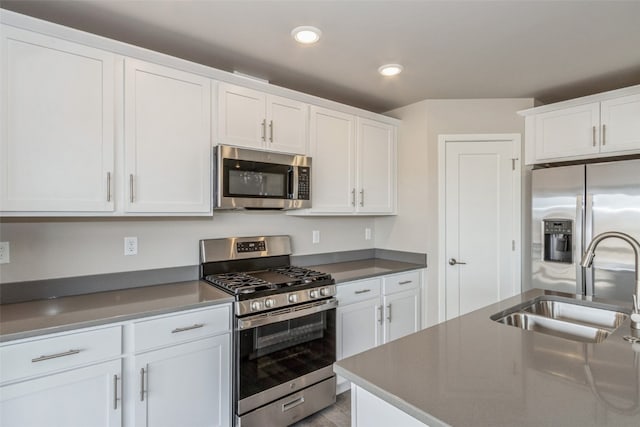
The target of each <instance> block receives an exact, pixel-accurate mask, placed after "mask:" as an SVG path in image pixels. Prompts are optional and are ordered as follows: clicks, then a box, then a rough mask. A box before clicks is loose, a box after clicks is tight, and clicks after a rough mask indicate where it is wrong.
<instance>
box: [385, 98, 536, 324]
mask: <svg viewBox="0 0 640 427" xmlns="http://www.w3.org/2000/svg"><path fill="white" fill-rule="evenodd" d="M532 106H534V100H533V99H532V98H526V99H474V100H425V101H421V102H418V103H415V104H412V105H409V106H406V107H402V108H399V109H396V110H393V111H391V112H388V113H387V114H388V115H391V116H393V117H396V118H399V119H401V120H402V124H401V125H400V129H399V133H398V135H399V137H398V171H399V172H398V187H399V188H398V216H396V217H386V218H378V219H376V221H375V231H376V237H375V244H376V247H378V248H382V249H393V250H405V251H411V252H423V253H424V252H426V253H427V256H428V260H427V262H428V269H427V285H428V286H427V294H426V303H427V313H426V315H427V322H426V323H427V324H428V325H431V324H434V323H437V320H438V291H437V287H438V266H439V263H440V259H439V257H438V135H440V134H465V133H494V134H495V133H520V134H522V135H523V138H522V140H523V141H524V118H523V117H520V116H518V115H517V114H516V112H517V111H518V110H523V109H526V108H530V107H532ZM521 157H522V156H521ZM524 190H525V191H523V193H522V197H523V200H526V199H528V197H529V193H528V192H527V191H526V188H525V189H524ZM527 212H528V210H526V209H525V208H524V207H523V215H525V216H526V214H527ZM525 228H526V224H525V223H524V222H523V230H524V229H525ZM527 230H528V228H527ZM525 236H526V234H525ZM523 244H524V245H526V244H527V243H526V241H524V240H523Z"/></svg>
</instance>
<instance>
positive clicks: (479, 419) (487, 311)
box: [334, 289, 640, 427]
mask: <svg viewBox="0 0 640 427" xmlns="http://www.w3.org/2000/svg"><path fill="white" fill-rule="evenodd" d="M545 293H549V292H546V291H541V290H539V289H534V290H532V291H528V292H526V293H524V294H521V295H519V296H516V297H513V298H509V299H507V300H505V301H502V302H499V303H497V304H493V305H491V306H489V307H486V308H483V309H480V310H477V311H474V312H472V313H469V314H467V315H464V316H461V317H458V318H455V319H452V320H449V321H447V322H444V323H441V324H439V325H436V326H433V327H431V328H428V329H425V330H422V331H419V332H417V333H415V334H412V335H409V336H406V337H404V338H401V339H398V340H396V341H392V342H390V343H388V344H385V345H383V346H380V347H376V348H374V349H371V350H369V351H366V352H364V353H360V354H357V355H355V356H352V357H350V358H347V359H343V360H341V361H338V362H337V363H336V364H335V365H334V370H335V372H336V373H337V374H339V375H341V376H343V377H345V378H347V379H348V380H350V381H352V382H353V383H355V384H356V385H358V386H360V387H362V388H363V389H365V390H367V391H369V392H371V393H373V394H374V395H376V396H378V397H379V398H381V399H383V400H385V401H387V402H389V403H390V404H392V405H394V406H396V407H398V408H400V409H401V410H403V411H404V412H406V413H408V414H410V415H411V416H413V417H415V418H417V419H419V420H420V421H422V422H424V423H425V424H427V425H429V426H430V427H435V426H443V425H451V426H470V427H474V426H478V427H480V426H482V427H485V426H492V427H498V426H519V427H520V426H525V427H526V426H563V427H568V426H580V427H585V426H616V427H619V426H634V427H638V426H640V353H638V352H635V351H634V350H633V349H632V346H631V344H629V343H628V342H627V341H625V340H624V339H623V336H624V335H629V333H630V322H629V320H628V319H627V320H626V321H625V322H624V323H623V324H622V325H621V326H620V327H619V328H618V329H617V330H616V331H615V332H614V333H613V334H611V335H610V336H609V337H608V338H607V339H606V340H605V341H604V342H602V343H599V344H589V343H580V342H574V341H569V340H566V339H563V338H558V337H554V336H550V335H546V334H542V333H538V332H532V331H523V330H520V329H517V328H514V327H510V326H506V325H503V324H499V323H497V322H494V321H492V320H491V319H490V316H491V315H493V314H495V313H498V312H500V311H502V310H505V309H507V308H509V307H511V306H513V305H516V304H518V303H521V302H523V301H526V300H529V299H531V298H534V297H536V296H540V295H543V294H545ZM556 294H557V293H556ZM565 296H569V297H571V295H565ZM573 297H575V296H573ZM578 298H579V297H578ZM629 307H630V304H629Z"/></svg>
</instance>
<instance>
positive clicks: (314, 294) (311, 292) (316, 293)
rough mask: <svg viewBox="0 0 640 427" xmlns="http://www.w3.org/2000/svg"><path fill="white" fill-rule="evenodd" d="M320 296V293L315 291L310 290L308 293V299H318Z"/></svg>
mask: <svg viewBox="0 0 640 427" xmlns="http://www.w3.org/2000/svg"><path fill="white" fill-rule="evenodd" d="M319 296H320V293H319V292H318V290H317V289H312V290H310V291H309V298H318V297H319Z"/></svg>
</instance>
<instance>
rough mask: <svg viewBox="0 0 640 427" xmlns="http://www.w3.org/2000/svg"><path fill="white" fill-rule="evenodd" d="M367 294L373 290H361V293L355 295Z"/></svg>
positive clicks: (356, 292)
mask: <svg viewBox="0 0 640 427" xmlns="http://www.w3.org/2000/svg"><path fill="white" fill-rule="evenodd" d="M367 292H371V289H363V290H361V291H355V294H356V295H359V294H366V293H367Z"/></svg>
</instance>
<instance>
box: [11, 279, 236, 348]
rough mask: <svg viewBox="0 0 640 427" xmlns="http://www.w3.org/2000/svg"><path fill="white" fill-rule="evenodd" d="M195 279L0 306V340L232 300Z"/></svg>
mask: <svg viewBox="0 0 640 427" xmlns="http://www.w3.org/2000/svg"><path fill="white" fill-rule="evenodd" d="M232 301H233V297H231V296H230V295H228V294H226V293H224V292H222V291H220V290H218V289H216V288H214V287H213V286H211V285H208V284H207V283H206V282H202V281H198V280H194V281H189V282H179V283H171V284H166V285H156V286H147V287H141V288H133V289H126V290H120V291H109V292H98V293H92V294H86V295H77V296H69V297H61V298H53V299H46V300H39V301H30V302H23V303H16V304H5V305H1V306H0V342H4V341H10V340H16V339H21V338H28V337H32V336H38V335H44V334H50V333H54V332H62V331H67V330H72V329H78V328H85V327H89V326H96V325H101V324H105V323H111V322H120V321H125V320H130V319H133V318H137V317H144V316H151V315H157V314H164V313H171V312H175V311H181V310H187V309H191V308H198V307H205V306H209V305H215V304H222V303H227V302H232Z"/></svg>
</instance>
